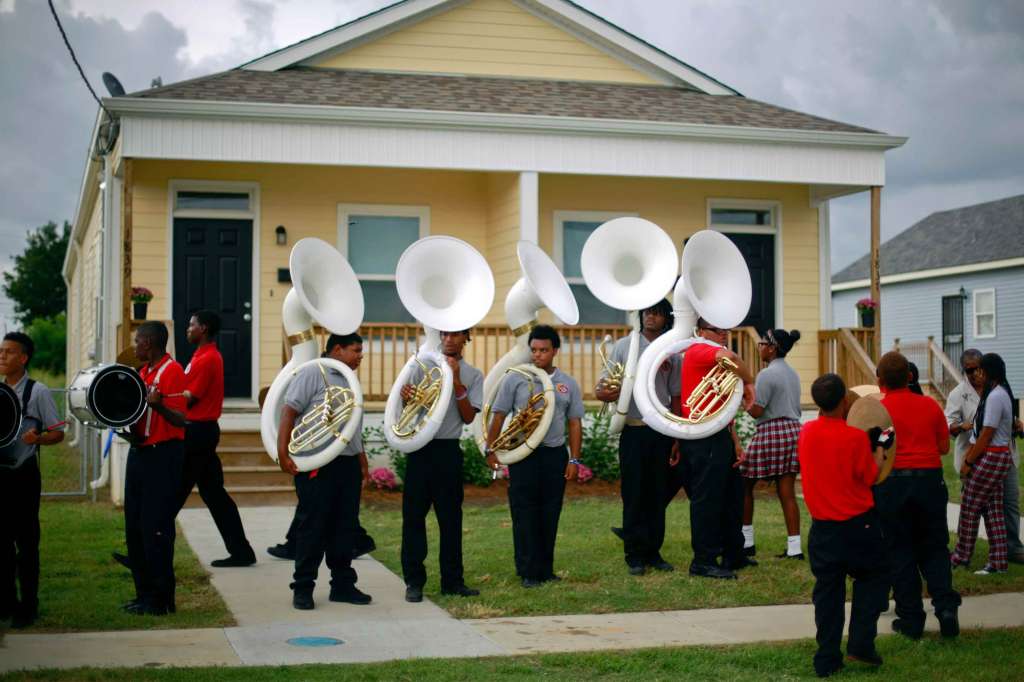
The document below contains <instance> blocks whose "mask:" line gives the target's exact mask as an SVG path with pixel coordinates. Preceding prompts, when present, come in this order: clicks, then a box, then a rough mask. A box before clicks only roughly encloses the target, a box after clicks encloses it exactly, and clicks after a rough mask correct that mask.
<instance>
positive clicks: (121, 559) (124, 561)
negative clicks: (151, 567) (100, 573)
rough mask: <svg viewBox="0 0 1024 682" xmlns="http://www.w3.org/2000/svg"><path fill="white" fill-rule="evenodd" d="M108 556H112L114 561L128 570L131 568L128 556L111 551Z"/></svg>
mask: <svg viewBox="0 0 1024 682" xmlns="http://www.w3.org/2000/svg"><path fill="white" fill-rule="evenodd" d="M110 556H111V557H113V559H114V561H116V562H117V563H119V564H121V565H122V566H124V567H125V568H127V569H128V570H129V571H130V570H132V564H131V562H130V561H128V556H127V555H125V554H121V553H120V552H111V553H110Z"/></svg>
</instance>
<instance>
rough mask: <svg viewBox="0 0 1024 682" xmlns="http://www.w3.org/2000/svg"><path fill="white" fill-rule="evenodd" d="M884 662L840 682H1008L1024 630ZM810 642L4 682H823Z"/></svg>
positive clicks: (48, 676)
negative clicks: (793, 681)
mask: <svg viewBox="0 0 1024 682" xmlns="http://www.w3.org/2000/svg"><path fill="white" fill-rule="evenodd" d="M877 646H878V651H879V653H880V654H881V656H882V658H883V659H884V661H885V662H884V664H883V665H882V667H881V668H880V669H878V670H875V669H871V668H868V667H866V666H864V665H862V664H855V663H850V664H848V665H847V668H846V670H845V671H844V672H843V674H842V675H841V676H840V679H865V680H879V679H885V680H886V681H887V682H888V681H890V680H892V681H894V682H899V681H901V680H907V681H908V682H911V681H913V682H916V681H917V680H924V679H935V680H939V679H941V680H979V681H985V680H992V681H993V682H996V681H998V682H1002V681H1004V680H1012V679H1020V651H1021V650H1022V648H1024V629H1020V628H1014V629H1006V630H988V631H977V630H976V631H968V632H964V633H963V634H962V635H961V636H960V638H959V639H958V640H954V641H951V642H946V641H941V640H939V639H938V638H936V637H930V636H929V637H926V638H925V639H923V640H921V641H919V642H912V641H910V640H907V639H904V638H902V637H896V636H886V637H880V638H879V639H878V642H877ZM814 650H815V645H814V642H812V641H810V640H804V641H800V642H790V643H784V644H746V645H735V646H728V647H686V648H662V649H643V650H639V651H624V652H622V651H611V652H600V653H571V654H549V655H544V656H516V657H494V658H482V659H457V660H443V659H431V660H419V661H408V660H407V661H394V662H390V663H371V664H350V665H304V666H291V667H284V666H279V667H260V668H180V669H163V670H155V669H152V668H147V669H143V668H132V669H125V670H116V669H110V670H106V669H103V670H101V669H97V668H84V669H77V670H67V671H41V672H37V671H33V672H31V673H11V674H8V675H0V680H4V681H11V682H14V681H16V680H17V681H19V682H20V681H22V680H111V681H114V682H117V681H122V680H123V681H126V682H127V681H131V682H134V681H136V680H155V681H159V682H193V680H197V679H198V680H211V681H215V682H234V681H237V682H262V681H264V680H265V681H266V682H289V681H290V680H303V681H306V680H310V681H316V680H359V681H360V682H364V681H365V682H372V681H374V680H382V681H384V680H386V681H389V682H390V681H395V680H399V681H404V680H409V681H415V682H432V681H435V680H509V681H514V680H524V681H525V680H537V679H549V680H551V679H554V680H623V681H625V680H644V681H645V682H657V681H660V680H678V679H686V678H695V679H706V680H762V679H773V680H780V679H784V680H791V679H815V678H814V671H813V668H812V665H811V657H812V656H813V654H814Z"/></svg>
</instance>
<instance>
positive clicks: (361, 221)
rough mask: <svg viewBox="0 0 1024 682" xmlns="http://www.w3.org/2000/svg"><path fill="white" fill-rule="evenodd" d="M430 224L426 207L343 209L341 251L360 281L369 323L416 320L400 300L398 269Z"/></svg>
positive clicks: (340, 224) (339, 237)
mask: <svg viewBox="0 0 1024 682" xmlns="http://www.w3.org/2000/svg"><path fill="white" fill-rule="evenodd" d="M429 222H430V210H429V209H428V208H426V207H416V206H376V205H358V206H357V205H342V206H339V208H338V242H339V246H338V248H339V250H340V251H341V252H342V253H343V254H344V255H345V257H346V258H348V262H349V263H350V264H351V265H352V269H353V270H354V271H355V273H356V276H357V277H358V278H359V283H360V285H361V287H362V290H363V302H364V309H365V313H364V314H363V319H364V320H365V321H367V322H415V321H416V320H415V318H413V316H412V315H410V314H409V312H408V311H407V310H406V309H405V306H403V305H402V302H401V300H399V298H398V290H397V288H396V286H395V269H396V268H397V267H398V259H399V258H400V257H401V256H402V253H403V252H404V251H405V250H406V249H407V248H408V247H409V246H410V245H411V244H412V243H413V242H415V241H416V240H418V239H420V238H421V237H424V236H426V235H427V233H428V232H429Z"/></svg>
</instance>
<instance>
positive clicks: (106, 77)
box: [103, 71, 124, 97]
mask: <svg viewBox="0 0 1024 682" xmlns="http://www.w3.org/2000/svg"><path fill="white" fill-rule="evenodd" d="M103 85H105V86H107V92H109V93H110V96H111V97H123V96H124V86H123V85H121V81H119V80H117V76H115V75H114V74H112V73H110V72H109V71H104V72H103Z"/></svg>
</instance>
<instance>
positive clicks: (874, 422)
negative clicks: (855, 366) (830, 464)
mask: <svg viewBox="0 0 1024 682" xmlns="http://www.w3.org/2000/svg"><path fill="white" fill-rule="evenodd" d="M872 397H873V396H872ZM879 397H880V396H879ZM846 423H847V424H849V425H850V426H853V427H856V428H858V429H860V430H861V431H865V432H866V431H867V430H868V429H870V428H872V427H875V426H877V427H879V428H881V429H883V430H884V429H887V428H889V427H891V426H892V416H891V415H890V414H889V411H888V410H887V409H885V406H884V405H882V401H881V400H880V399H879V400H857V401H856V402H855V403H854V404H853V405H852V406H851V407H850V411H849V413H848V414H847V416H846ZM883 453H884V455H885V459H884V460H883V461H882V466H881V467H879V470H878V480H876V481H875V483H876V484H877V483H881V482H882V481H884V480H885V478H886V477H887V476H888V475H889V473H890V472H891V471H892V465H893V461H894V460H895V459H896V436H895V435H894V436H893V444H892V445H891V446H890V447H889V448H888V449H887V450H883Z"/></svg>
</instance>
